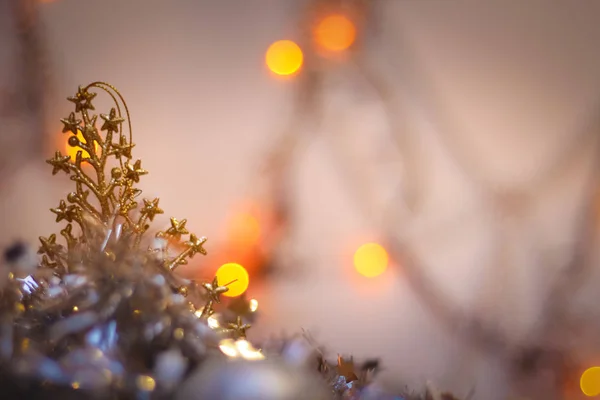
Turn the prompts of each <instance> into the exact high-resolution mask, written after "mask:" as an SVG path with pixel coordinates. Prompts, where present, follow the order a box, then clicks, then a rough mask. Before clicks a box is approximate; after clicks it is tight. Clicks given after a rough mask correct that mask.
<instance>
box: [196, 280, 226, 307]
mask: <svg viewBox="0 0 600 400" xmlns="http://www.w3.org/2000/svg"><path fill="white" fill-rule="evenodd" d="M202 287H203V288H204V290H206V294H207V295H208V298H209V300H210V301H212V302H215V303H220V302H221V299H220V296H221V294H223V293H225V292H227V291H228V290H229V288H228V287H227V286H219V281H218V279H217V277H216V276H215V279H213V280H212V282H211V283H206V282H205V283H203V284H202Z"/></svg>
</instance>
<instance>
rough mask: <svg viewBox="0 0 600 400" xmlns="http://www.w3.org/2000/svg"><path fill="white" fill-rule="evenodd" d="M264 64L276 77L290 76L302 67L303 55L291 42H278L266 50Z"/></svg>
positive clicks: (298, 47)
mask: <svg viewBox="0 0 600 400" xmlns="http://www.w3.org/2000/svg"><path fill="white" fill-rule="evenodd" d="M265 62H266V63H267V67H268V68H269V69H270V70H271V71H272V72H274V73H275V74H277V75H292V74H294V73H296V72H297V71H298V70H299V69H300V67H301V66H302V63H303V62H304V55H303V54H302V50H301V49H300V46H298V45H297V44H296V43H294V42H292V41H291V40H279V41H277V42H275V43H273V44H272V45H271V46H269V48H268V49H267V54H266V55H265Z"/></svg>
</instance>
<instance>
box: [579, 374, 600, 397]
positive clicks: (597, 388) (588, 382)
mask: <svg viewBox="0 0 600 400" xmlns="http://www.w3.org/2000/svg"><path fill="white" fill-rule="evenodd" d="M579 385H580V386H581V391H582V392H583V394H585V395H586V396H588V397H593V396H598V395H600V367H592V368H588V369H586V370H585V372H584V373H583V374H582V375H581V379H580V381H579Z"/></svg>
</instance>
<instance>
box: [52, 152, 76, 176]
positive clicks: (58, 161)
mask: <svg viewBox="0 0 600 400" xmlns="http://www.w3.org/2000/svg"><path fill="white" fill-rule="evenodd" d="M69 161H71V157H69V156H63V155H62V154H60V151H57V152H55V153H54V157H53V158H51V159H49V160H46V163H48V164H50V165H52V175H56V174H57V173H58V172H59V171H64V172H66V173H67V174H68V173H69V172H70V167H69V164H70V163H69Z"/></svg>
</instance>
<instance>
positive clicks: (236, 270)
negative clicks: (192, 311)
mask: <svg viewBox="0 0 600 400" xmlns="http://www.w3.org/2000/svg"><path fill="white" fill-rule="evenodd" d="M216 276H217V280H218V281H219V285H227V287H228V288H229V290H228V291H227V292H225V293H223V296H228V297H237V296H240V295H241V294H243V293H244V292H245V291H246V289H248V284H249V283H250V277H249V276H248V272H247V271H246V269H245V268H244V267H242V266H241V265H240V264H236V263H228V264H224V265H222V266H221V267H220V268H219V269H218V270H217V273H216Z"/></svg>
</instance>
